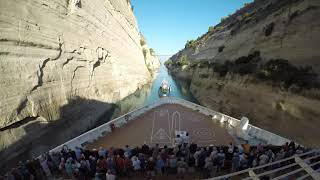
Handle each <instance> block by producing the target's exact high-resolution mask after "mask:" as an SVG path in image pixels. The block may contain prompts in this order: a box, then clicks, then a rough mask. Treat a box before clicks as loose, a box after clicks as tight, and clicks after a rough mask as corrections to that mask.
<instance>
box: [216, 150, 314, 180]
mask: <svg viewBox="0 0 320 180" xmlns="http://www.w3.org/2000/svg"><path fill="white" fill-rule="evenodd" d="M315 152H320V150H311V151H308V152H305V153H302V154H297V155H294V156H291V157H288V158H285V159H281V160H279V161H275V162H272V163H268V164H265V165H261V166H257V167H254V168H248V169H245V170H242V171H237V172H233V173H230V174H226V175H222V176H218V177H213V178H211V179H210V180H217V179H225V178H229V177H232V176H237V175H240V174H244V173H249V171H254V170H258V169H261V168H265V167H269V166H272V165H275V164H279V163H281V162H285V161H288V160H295V157H302V156H305V155H309V154H312V153H315ZM316 156H317V157H318V155H316ZM312 157H315V156H312ZM306 159H309V158H306ZM311 159H312V158H311ZM303 160H305V159H303ZM319 162H320V161H319ZM319 162H317V163H319ZM293 164H294V165H299V163H297V162H295V163H293ZM290 165H291V164H290ZM290 165H286V166H283V167H287V166H289V167H291V166H290ZM294 165H292V166H294ZM309 166H312V165H309ZM283 167H281V168H277V169H274V170H270V171H266V172H263V173H261V174H257V175H256V176H257V177H260V176H263V175H266V174H269V173H272V172H277V171H278V170H282V169H286V168H283ZM287 168H288V167H287ZM302 169H303V168H302ZM248 178H249V179H251V178H250V177H248ZM246 179H247V178H246Z"/></svg>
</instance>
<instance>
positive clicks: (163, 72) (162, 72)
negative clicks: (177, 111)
mask: <svg viewBox="0 0 320 180" xmlns="http://www.w3.org/2000/svg"><path fill="white" fill-rule="evenodd" d="M169 57H170V56H159V59H160V63H161V65H160V69H159V73H158V75H157V76H156V79H155V80H154V81H153V83H152V86H151V90H150V91H151V92H150V95H149V97H148V98H147V100H146V105H148V104H152V103H154V102H156V101H158V100H159V99H160V97H159V95H158V90H159V87H160V85H161V83H162V81H163V80H164V79H165V80H167V81H168V82H169V84H170V86H171V92H170V96H173V97H178V98H182V99H185V100H188V101H191V102H196V100H195V98H194V97H193V96H192V94H191V93H190V91H189V90H187V89H184V88H183V87H182V86H180V85H179V84H178V83H177V82H176V81H175V80H174V79H173V78H172V76H171V75H170V74H169V72H168V70H167V68H166V66H165V65H164V62H165V61H166V60H168V59H169Z"/></svg>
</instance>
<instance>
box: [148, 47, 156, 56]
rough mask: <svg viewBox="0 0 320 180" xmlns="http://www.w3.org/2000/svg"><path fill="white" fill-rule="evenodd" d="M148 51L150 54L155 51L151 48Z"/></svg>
mask: <svg viewBox="0 0 320 180" xmlns="http://www.w3.org/2000/svg"><path fill="white" fill-rule="evenodd" d="M149 52H150V54H151V55H152V56H154V55H155V52H154V50H153V49H152V48H150V49H149Z"/></svg>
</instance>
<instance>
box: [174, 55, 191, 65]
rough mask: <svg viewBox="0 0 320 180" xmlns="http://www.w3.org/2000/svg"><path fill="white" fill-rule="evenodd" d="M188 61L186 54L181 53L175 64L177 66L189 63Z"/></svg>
mask: <svg viewBox="0 0 320 180" xmlns="http://www.w3.org/2000/svg"><path fill="white" fill-rule="evenodd" d="M189 64H190V62H189V61H188V58H187V56H186V55H183V56H181V57H180V59H179V61H178V62H177V65H179V66H184V65H189Z"/></svg>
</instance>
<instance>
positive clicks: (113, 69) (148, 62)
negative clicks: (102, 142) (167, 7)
mask: <svg viewBox="0 0 320 180" xmlns="http://www.w3.org/2000/svg"><path fill="white" fill-rule="evenodd" d="M141 38H142V35H141V34H140V32H139V29H138V26H137V22H136V19H135V16H134V14H133V12H132V7H131V4H130V1H127V0H41V1H37V0H22V1H16V0H14V1H7V0H0V87H1V89H0V128H1V129H0V152H1V153H0V159H2V160H3V162H4V160H6V159H9V158H12V157H14V156H15V155H17V154H19V153H22V151H23V150H25V149H26V146H28V147H30V146H31V144H32V143H34V139H35V138H37V137H39V136H42V135H44V133H47V131H49V130H50V128H51V129H52V126H58V125H57V124H60V125H61V124H63V125H64V126H69V127H70V131H68V132H62V133H66V134H65V135H64V136H65V138H70V137H71V136H72V135H71V131H73V130H72V128H73V129H75V127H77V128H78V131H79V129H80V131H84V130H86V129H87V128H88V124H92V123H94V122H95V120H96V119H98V118H99V117H101V116H102V115H104V114H105V113H106V112H108V110H112V107H113V104H114V103H117V102H119V101H121V100H122V99H124V98H125V97H127V96H128V95H130V94H132V93H134V92H135V91H136V90H137V89H139V88H141V87H142V86H143V85H145V84H147V83H149V82H150V81H151V80H152V78H153V73H155V71H156V70H157V68H158V67H159V61H158V59H157V58H155V57H154V56H152V55H150V54H148V55H144V51H143V47H142V44H141V42H140V41H141ZM143 46H146V45H145V44H143ZM88 122H89V123H88ZM77 123H78V125H76V124H77ZM66 124H67V125H66ZM81 124H82V126H81ZM54 131H55V132H56V135H58V134H59V132H58V131H57V129H55V130H54ZM68 133H69V134H68ZM73 136H74V135H73ZM54 139H55V138H54V137H51V139H50V138H49V137H48V138H47V141H53V140H54ZM60 143H61V142H60ZM37 147H38V148H39V149H41V147H39V146H37ZM42 150H45V148H44V149H42ZM40 151H41V150H39V152H40ZM12 152H15V153H12Z"/></svg>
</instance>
